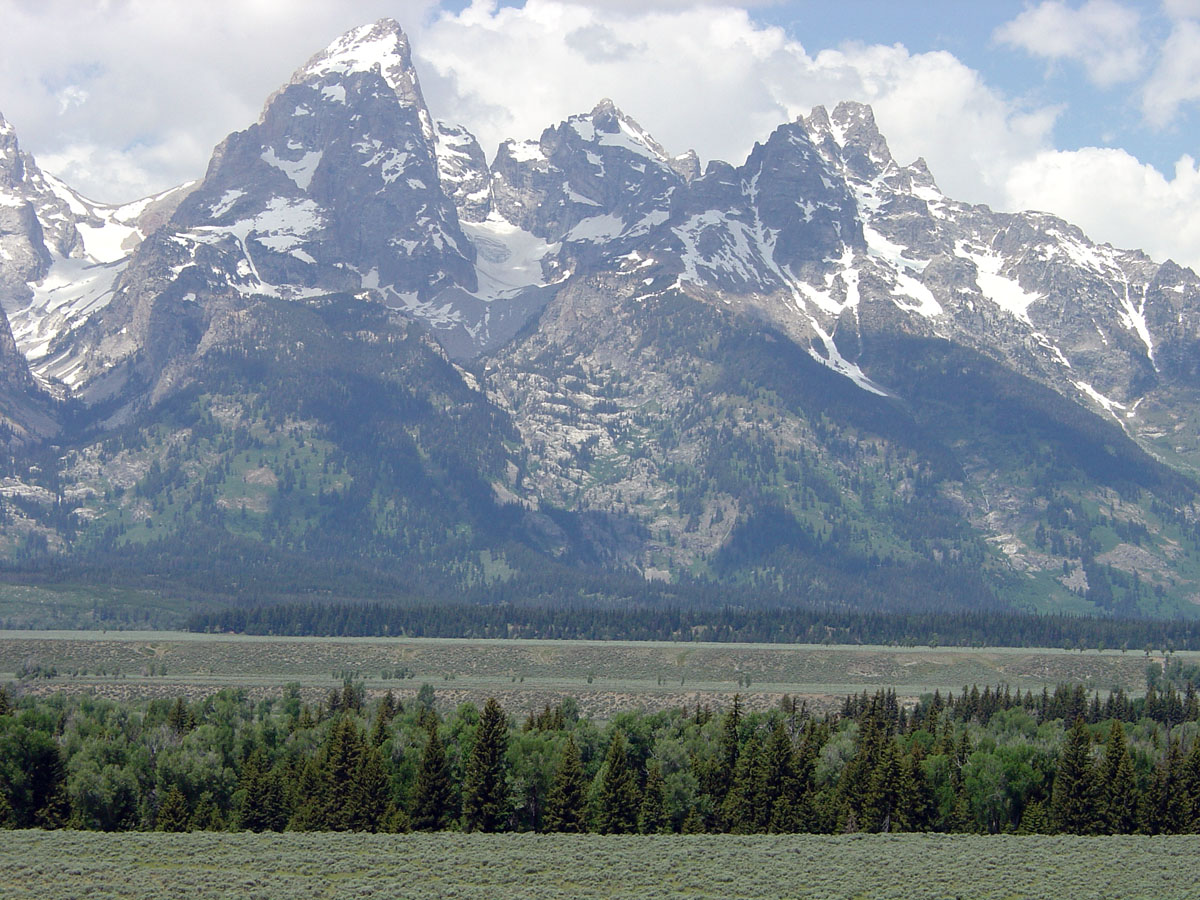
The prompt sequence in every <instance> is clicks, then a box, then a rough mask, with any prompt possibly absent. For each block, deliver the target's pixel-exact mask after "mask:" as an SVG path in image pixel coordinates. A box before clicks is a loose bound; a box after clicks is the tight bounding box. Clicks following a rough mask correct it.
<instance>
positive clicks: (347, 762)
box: [322, 714, 364, 831]
mask: <svg viewBox="0 0 1200 900" xmlns="http://www.w3.org/2000/svg"><path fill="white" fill-rule="evenodd" d="M363 745H364V742H363V738H362V734H361V733H360V732H359V729H358V724H357V723H356V722H355V720H354V718H353V716H351V715H349V714H343V715H341V716H339V718H338V719H337V721H336V722H335V723H334V726H333V728H332V730H331V731H330V732H329V740H328V741H327V742H326V744H325V752H324V754H323V756H324V765H323V766H322V769H323V770H324V771H323V774H324V781H325V786H324V787H325V789H324V795H325V802H326V807H327V811H326V827H327V828H328V829H329V830H331V831H349V830H351V829H352V825H351V823H352V821H353V820H355V819H356V818H357V817H358V815H359V810H358V809H357V804H358V802H359V800H360V799H361V795H360V794H359V793H357V792H356V791H355V790H354V784H355V780H356V777H357V775H358V771H359V767H360V765H361V760H362V754H363V749H364V746H363Z"/></svg>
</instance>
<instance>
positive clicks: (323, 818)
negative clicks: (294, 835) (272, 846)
mask: <svg viewBox="0 0 1200 900" xmlns="http://www.w3.org/2000/svg"><path fill="white" fill-rule="evenodd" d="M326 795H327V787H326V780H325V773H324V772H323V771H322V768H321V762H320V760H319V759H317V758H316V757H310V758H309V759H307V760H305V761H304V764H303V766H301V768H300V775H299V777H298V778H297V779H296V782H295V806H294V808H293V809H292V815H291V817H290V818H289V819H288V824H287V827H288V830H289V831H328V830H330V829H331V828H332V825H331V824H330V816H329V812H330V809H329V806H328V804H327V803H326Z"/></svg>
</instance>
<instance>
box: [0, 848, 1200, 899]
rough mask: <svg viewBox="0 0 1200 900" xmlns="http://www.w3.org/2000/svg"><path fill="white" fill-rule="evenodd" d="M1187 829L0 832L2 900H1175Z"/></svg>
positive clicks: (1187, 881)
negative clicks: (1118, 833)
mask: <svg viewBox="0 0 1200 900" xmlns="http://www.w3.org/2000/svg"><path fill="white" fill-rule="evenodd" d="M1195 849H1196V841H1195V838H1194V837H1141V836H1128V837H1105V838H1087V837H1066V836H1059V837H1047V836H1029V837H1013V836H1003V835H1000V836H991V837H984V836H974V835H953V836H950V835H897V836H893V835H855V836H845V837H829V836H815V835H761V836H754V837H735V836H732V835H696V836H688V837H684V836H656V837H618V836H597V835H534V834H507V835H480V834H471V835H464V834H436V835H417V834H413V835H372V834H290V833H285V834H270V835H267V834H250V833H242V834H212V833H195V834H145V833H122V834H95V833H83V832H71V831H59V832H37V831H25V832H10V833H7V834H6V835H5V838H4V840H3V841H0V896H3V897H5V898H7V900H67V898H82V897H87V898H91V900H117V898H120V900H160V898H167V897H171V898H175V897H186V898H214V900H215V898H228V897H240V898H244V900H254V898H259V900H268V898H269V900H289V898H297V900H299V898H304V900H318V898H334V897H337V898H343V897H354V898H362V900H368V898H378V900H395V898H406V900H420V898H439V900H440V898H450V897H453V898H460V900H472V898H479V900H485V898H486V900H505V898H522V900H538V898H562V897H571V898H577V900H587V898H614V900H615V898H630V900H633V898H637V900H649V898H668V897H680V898H682V897H686V898H690V900H706V898H714V900H716V898H722V900H724V898H730V897H739V898H746V900H757V898H762V900H785V898H812V900H817V898H824V900H834V898H838V900H840V898H870V900H954V898H962V900H968V898H969V900H1017V898H1020V900H1037V898H1047V900H1066V898H1070V900H1109V898H1111V900H1118V898H1119V900H1184V898H1192V897H1195V896H1196V893H1195V890H1196V884H1197V882H1198V881H1200V854H1197V853H1196V852H1195Z"/></svg>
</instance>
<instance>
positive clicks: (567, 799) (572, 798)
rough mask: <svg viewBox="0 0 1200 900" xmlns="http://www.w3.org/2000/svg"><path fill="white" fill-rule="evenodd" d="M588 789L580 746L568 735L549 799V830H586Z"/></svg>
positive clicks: (546, 824) (546, 825)
mask: <svg viewBox="0 0 1200 900" xmlns="http://www.w3.org/2000/svg"><path fill="white" fill-rule="evenodd" d="M586 788H587V786H586V784H585V783H584V778H583V761H582V760H581V759H580V758H579V746H578V745H577V744H576V743H575V738H574V736H573V735H567V740H566V742H565V743H564V744H563V749H562V755H561V756H560V757H559V760H558V769H557V770H556V771H555V773H554V784H553V785H552V786H551V788H550V796H549V797H548V798H547V800H546V818H545V827H546V830H547V831H563V832H567V833H569V834H579V833H580V832H583V831H585V830H586V829H587V826H586V823H585V818H584V805H585V792H586Z"/></svg>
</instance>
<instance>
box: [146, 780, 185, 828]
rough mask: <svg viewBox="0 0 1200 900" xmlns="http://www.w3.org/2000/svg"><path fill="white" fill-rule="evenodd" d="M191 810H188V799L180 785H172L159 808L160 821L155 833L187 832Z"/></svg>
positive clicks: (156, 825) (157, 823) (156, 823)
mask: <svg viewBox="0 0 1200 900" xmlns="http://www.w3.org/2000/svg"><path fill="white" fill-rule="evenodd" d="M190 816H191V810H189V809H188V802H187V798H186V797H184V796H183V791H181V790H179V786H178V785H172V786H171V790H169V791H167V796H166V797H165V798H164V799H163V802H162V806H160V807H159V808H158V820H157V821H156V822H155V826H154V828H155V831H187V830H188V821H189V818H190Z"/></svg>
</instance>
